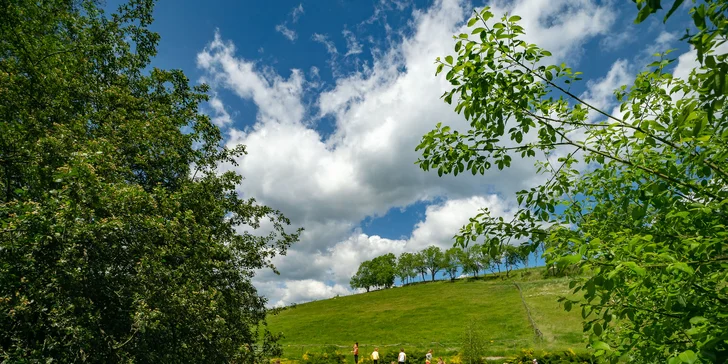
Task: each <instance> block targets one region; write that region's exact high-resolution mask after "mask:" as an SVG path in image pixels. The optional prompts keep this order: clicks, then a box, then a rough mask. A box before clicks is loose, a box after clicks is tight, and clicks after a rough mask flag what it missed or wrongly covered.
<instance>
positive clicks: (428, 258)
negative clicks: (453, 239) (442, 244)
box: [422, 245, 445, 282]
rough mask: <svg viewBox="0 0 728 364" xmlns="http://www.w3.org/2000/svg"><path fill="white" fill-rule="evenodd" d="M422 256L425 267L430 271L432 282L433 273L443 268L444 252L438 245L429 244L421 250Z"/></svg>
mask: <svg viewBox="0 0 728 364" xmlns="http://www.w3.org/2000/svg"><path fill="white" fill-rule="evenodd" d="M422 257H423V258H424V259H425V267H427V269H428V270H429V271H430V275H431V276H432V281H433V282H434V281H435V274H437V272H439V271H441V270H442V269H444V268H445V254H443V252H442V249H440V248H439V247H437V246H434V245H430V246H428V247H427V248H425V249H424V250H422Z"/></svg>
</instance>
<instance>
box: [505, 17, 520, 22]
mask: <svg viewBox="0 0 728 364" xmlns="http://www.w3.org/2000/svg"><path fill="white" fill-rule="evenodd" d="M519 20H521V17H520V16H518V15H514V16H512V17H510V18H508V21H509V22H511V23H513V22H517V21H519Z"/></svg>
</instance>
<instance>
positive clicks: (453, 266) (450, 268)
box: [444, 247, 463, 281]
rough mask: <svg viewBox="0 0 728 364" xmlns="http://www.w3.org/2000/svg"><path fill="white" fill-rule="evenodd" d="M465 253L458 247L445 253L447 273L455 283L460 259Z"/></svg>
mask: <svg viewBox="0 0 728 364" xmlns="http://www.w3.org/2000/svg"><path fill="white" fill-rule="evenodd" d="M462 253H463V251H462V250H461V249H460V248H458V247H452V248H450V249H448V250H446V251H445V260H444V262H445V264H444V266H445V268H444V269H445V272H446V273H447V274H448V275H449V276H450V280H451V281H454V280H455V277H457V274H458V268H459V267H460V257H461V256H462Z"/></svg>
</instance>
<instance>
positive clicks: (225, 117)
mask: <svg viewBox="0 0 728 364" xmlns="http://www.w3.org/2000/svg"><path fill="white" fill-rule="evenodd" d="M209 104H210V107H211V108H212V110H213V112H214V115H213V117H212V122H213V123H214V124H215V125H217V126H219V127H224V126H226V125H228V124H230V123H231V122H232V121H233V120H232V118H231V117H230V114H228V112H227V110H225V105H223V103H222V100H220V99H219V98H217V96H213V97H212V98H211V99H210V102H209Z"/></svg>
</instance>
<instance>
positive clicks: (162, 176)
mask: <svg viewBox="0 0 728 364" xmlns="http://www.w3.org/2000/svg"><path fill="white" fill-rule="evenodd" d="M152 7H153V2H152V1H151V0H132V1H130V2H129V3H128V4H125V5H122V6H121V7H120V8H119V10H118V11H117V12H116V13H114V14H109V15H107V14H104V13H102V11H101V10H100V8H99V7H98V3H97V2H96V1H90V0H79V1H66V0H49V1H24V0H21V1H10V2H2V4H0V19H2V20H1V21H0V120H1V122H0V229H1V230H0V312H2V315H0V360H2V361H5V362H35V361H44V362H45V361H46V359H49V358H53V359H55V360H56V361H58V362H76V361H84V360H85V361H94V362H159V363H170V362H231V361H232V362H246V363H250V362H259V361H261V360H262V358H264V357H266V356H268V355H271V354H275V353H276V352H277V346H276V345H275V339H276V335H272V334H270V333H267V332H266V333H263V332H261V331H259V330H260V329H264V326H261V324H262V323H263V322H264V319H265V313H266V309H265V299H264V298H263V297H261V296H259V295H258V294H257V292H256V290H255V288H254V287H253V286H252V284H251V277H252V276H253V272H254V271H255V270H256V269H259V268H265V267H269V268H273V269H275V268H274V267H273V266H272V264H271V261H270V259H271V258H272V257H273V256H274V255H276V254H284V253H285V252H286V249H287V248H288V247H289V246H290V244H292V243H293V242H295V241H296V240H297V239H298V234H299V233H298V232H295V233H292V234H290V233H286V231H284V226H285V225H287V224H288V220H287V219H286V218H285V217H284V216H283V215H282V214H281V213H280V212H278V211H275V210H274V209H271V208H269V207H266V206H262V205H259V204H257V203H256V202H255V201H254V200H252V199H251V200H243V199H241V198H240V197H239V196H238V193H237V192H236V188H237V186H238V184H239V182H240V181H241V176H239V175H236V174H235V173H233V172H225V173H218V171H217V168H216V167H217V166H218V165H219V164H220V163H235V160H236V158H238V157H240V156H242V155H243V154H244V149H243V148H242V147H238V148H235V149H225V148H223V147H222V146H221V145H222V135H221V133H220V130H219V129H218V128H217V127H215V126H214V125H213V124H212V123H211V122H210V120H209V119H208V117H206V116H204V115H201V114H200V113H199V111H198V105H199V104H200V103H201V102H203V101H205V100H207V95H206V91H207V89H206V87H205V86H195V87H191V86H190V85H189V81H188V79H187V78H186V77H185V75H184V74H183V73H182V72H181V71H165V70H160V69H156V68H151V69H149V70H147V67H148V66H149V62H150V59H151V58H152V57H153V56H154V55H155V47H156V44H157V41H158V39H159V37H158V35H157V34H155V33H153V32H151V31H149V30H148V26H149V24H150V23H151V22H152V17H151V14H152ZM261 219H270V220H271V221H272V222H273V225H274V231H273V232H272V233H271V234H270V235H266V236H256V235H253V234H251V233H247V232H246V233H243V234H239V233H237V232H236V228H237V227H238V226H240V225H247V226H249V227H251V228H256V227H257V226H259V223H260V221H261ZM261 338H263V341H262V342H261V341H260V339H261Z"/></svg>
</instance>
